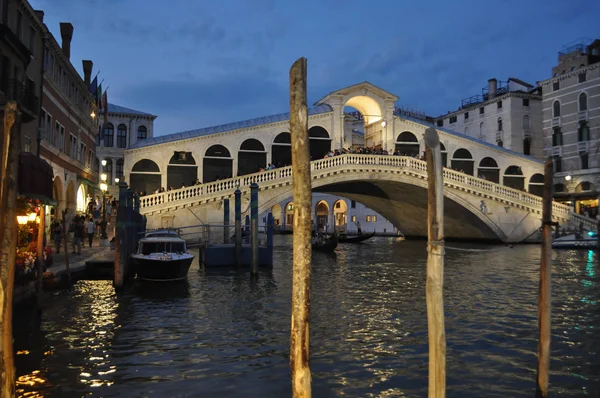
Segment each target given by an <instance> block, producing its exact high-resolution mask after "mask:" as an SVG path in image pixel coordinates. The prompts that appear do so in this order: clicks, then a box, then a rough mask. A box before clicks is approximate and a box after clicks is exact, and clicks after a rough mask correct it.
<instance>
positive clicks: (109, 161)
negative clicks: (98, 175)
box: [102, 159, 112, 184]
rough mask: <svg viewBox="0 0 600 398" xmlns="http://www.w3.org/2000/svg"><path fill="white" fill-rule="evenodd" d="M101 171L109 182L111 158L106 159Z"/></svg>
mask: <svg viewBox="0 0 600 398" xmlns="http://www.w3.org/2000/svg"><path fill="white" fill-rule="evenodd" d="M102 172H103V173H105V174H106V177H107V182H108V184H110V179H111V178H112V159H106V166H104V169H103V170H102Z"/></svg>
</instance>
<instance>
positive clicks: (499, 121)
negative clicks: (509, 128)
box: [498, 117, 503, 131]
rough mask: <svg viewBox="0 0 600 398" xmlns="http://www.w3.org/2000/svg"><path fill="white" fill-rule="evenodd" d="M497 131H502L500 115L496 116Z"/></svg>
mask: <svg viewBox="0 0 600 398" xmlns="http://www.w3.org/2000/svg"><path fill="white" fill-rule="evenodd" d="M498 131H503V130H502V118H501V117H499V118H498Z"/></svg>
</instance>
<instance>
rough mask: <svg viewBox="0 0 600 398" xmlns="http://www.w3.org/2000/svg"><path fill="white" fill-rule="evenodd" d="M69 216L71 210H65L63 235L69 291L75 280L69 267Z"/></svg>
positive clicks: (63, 214)
mask: <svg viewBox="0 0 600 398" xmlns="http://www.w3.org/2000/svg"><path fill="white" fill-rule="evenodd" d="M67 214H69V209H65V210H63V211H62V219H63V222H62V234H63V241H64V246H63V248H64V250H65V270H66V271H67V289H70V288H71V285H72V284H73V278H72V277H71V266H70V265H69V230H68V229H67Z"/></svg>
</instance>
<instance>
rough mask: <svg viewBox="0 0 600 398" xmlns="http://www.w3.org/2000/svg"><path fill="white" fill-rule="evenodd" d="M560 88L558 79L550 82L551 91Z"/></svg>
mask: <svg viewBox="0 0 600 398" xmlns="http://www.w3.org/2000/svg"><path fill="white" fill-rule="evenodd" d="M559 89H560V83H559V82H558V81H555V82H554V83H552V91H558V90H559Z"/></svg>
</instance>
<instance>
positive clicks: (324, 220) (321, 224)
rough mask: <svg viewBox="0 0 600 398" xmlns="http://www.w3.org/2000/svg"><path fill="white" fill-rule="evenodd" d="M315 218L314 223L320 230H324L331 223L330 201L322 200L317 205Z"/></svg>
mask: <svg viewBox="0 0 600 398" xmlns="http://www.w3.org/2000/svg"><path fill="white" fill-rule="evenodd" d="M315 218H316V219H315V220H314V221H313V224H316V226H317V230H318V231H323V230H324V229H325V228H326V227H327V226H328V224H329V222H328V221H329V203H327V202H326V201H324V200H321V201H319V202H318V203H317V205H316V206H315Z"/></svg>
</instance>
